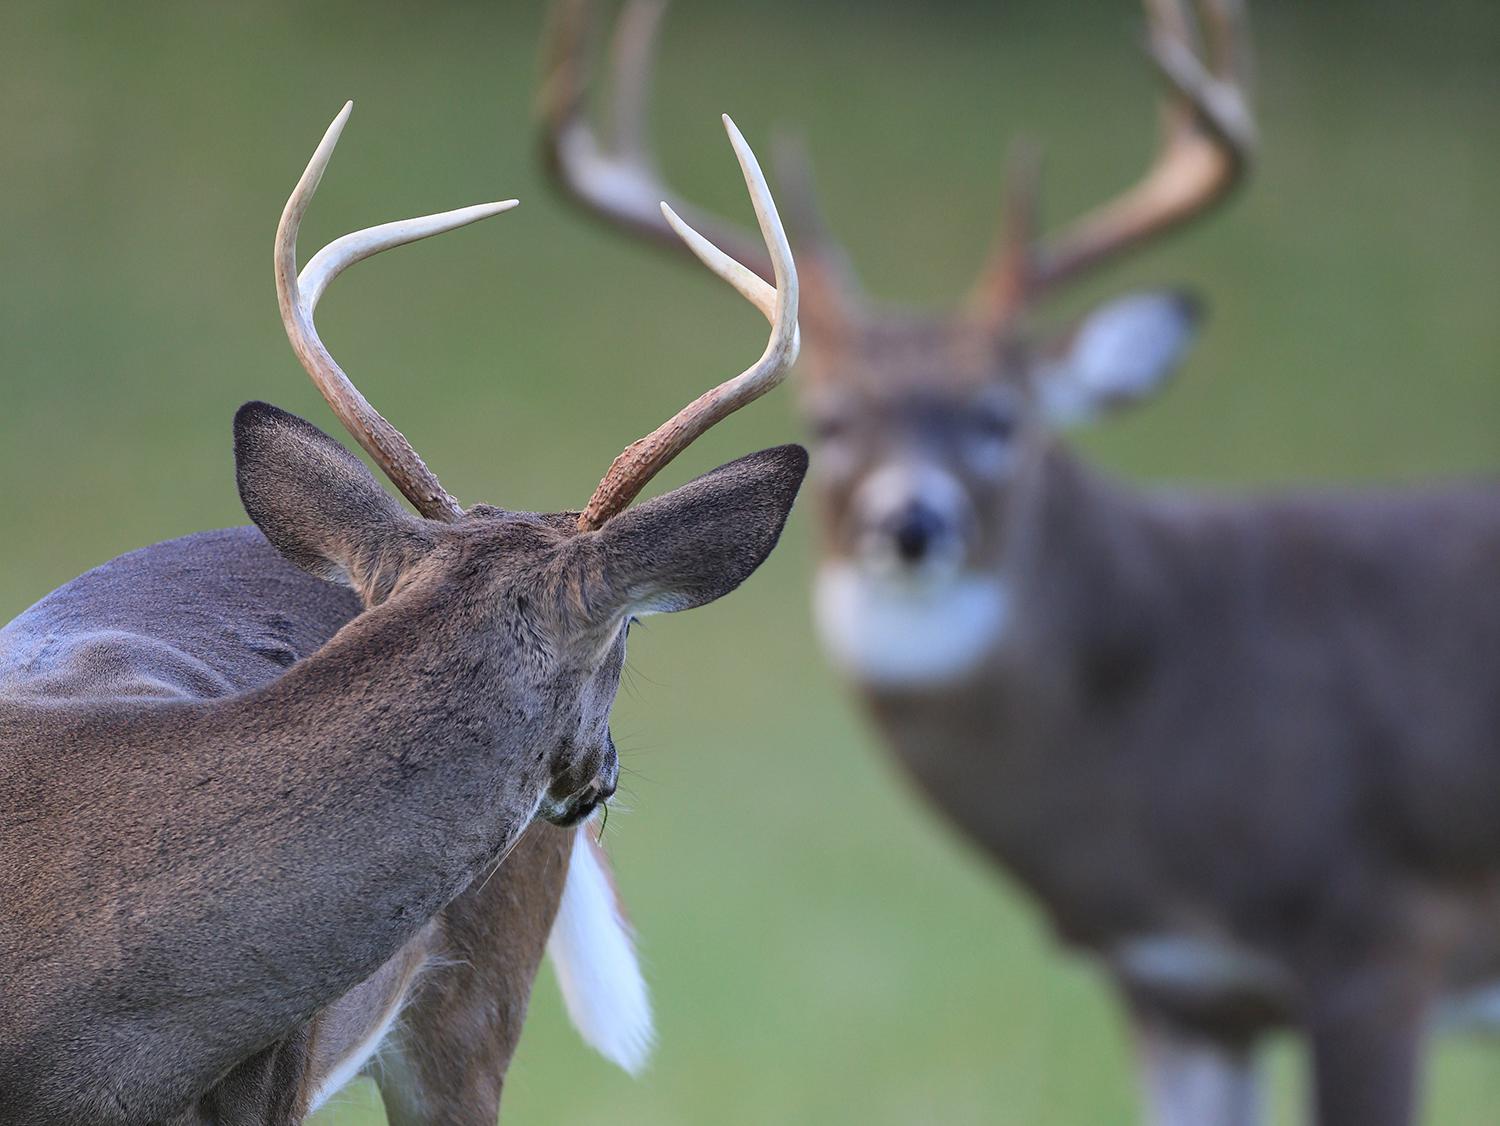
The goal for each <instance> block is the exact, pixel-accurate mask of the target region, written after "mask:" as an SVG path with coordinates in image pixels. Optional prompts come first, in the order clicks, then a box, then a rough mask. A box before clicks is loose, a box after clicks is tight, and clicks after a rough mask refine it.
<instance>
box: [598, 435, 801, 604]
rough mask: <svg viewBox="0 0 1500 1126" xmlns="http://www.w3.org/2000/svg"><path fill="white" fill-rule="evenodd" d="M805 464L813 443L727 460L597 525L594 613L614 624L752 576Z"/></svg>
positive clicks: (696, 599)
mask: <svg viewBox="0 0 1500 1126" xmlns="http://www.w3.org/2000/svg"><path fill="white" fill-rule="evenodd" d="M806 473H807V451H806V450H804V449H803V448H802V447H801V446H795V445H791V446H778V447H776V448H775V449H770V450H762V451H761V452H760V453H755V454H750V455H749V456H748V457H742V458H740V459H739V460H738V461H731V462H730V463H729V464H728V465H723V466H720V467H719V468H718V469H715V470H714V471H713V472H712V473H706V474H704V475H703V476H702V477H699V478H698V479H697V480H695V481H690V482H688V483H687V484H686V485H683V486H682V487H681V488H677V489H673V490H672V491H671V492H669V493H663V494H662V495H661V496H659V497H654V498H652V499H651V500H649V501H647V502H646V503H645V504H641V505H637V506H636V507H634V508H628V509H626V510H625V511H624V512H622V513H620V514H619V515H618V516H616V517H614V519H612V520H610V521H609V522H608V523H607V524H605V525H604V527H603V528H601V529H600V530H599V531H598V532H594V533H591V535H592V536H593V537H595V541H596V542H597V544H598V545H599V547H600V548H602V558H600V557H596V558H597V559H599V562H601V563H602V567H596V568H592V571H593V573H592V574H591V575H590V576H589V579H588V597H587V602H588V606H589V612H590V616H591V617H592V618H593V619H594V624H596V625H599V626H603V627H604V628H607V629H610V628H613V627H614V626H615V625H617V624H618V622H619V621H620V619H621V618H623V617H624V616H626V615H630V614H653V613H659V612H669V611H673V610H689V609H691V608H693V607H694V606H702V605H703V604H704V603H705V602H712V601H713V600H714V599H716V598H722V597H723V596H724V595H726V594H728V593H729V592H730V591H732V590H733V589H734V588H735V587H737V586H739V585H740V583H742V582H744V581H745V580H746V579H748V578H749V577H750V576H751V574H752V573H754V571H755V569H756V568H757V567H759V566H760V565H761V564H762V563H764V562H765V560H766V556H768V555H770V554H771V549H772V548H773V547H775V546H776V541H777V539H779V538H780V536H781V529H782V527H783V526H784V525H785V524H786V518H787V515H788V514H789V513H790V512H791V510H792V502H793V501H794V500H796V499H797V490H798V489H799V488H800V487H801V485H802V478H803V477H804V476H805V475H806Z"/></svg>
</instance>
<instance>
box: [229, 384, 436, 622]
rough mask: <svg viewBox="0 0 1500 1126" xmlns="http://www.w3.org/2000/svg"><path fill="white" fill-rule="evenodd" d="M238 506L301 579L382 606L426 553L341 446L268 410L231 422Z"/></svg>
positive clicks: (408, 520) (412, 528)
mask: <svg viewBox="0 0 1500 1126" xmlns="http://www.w3.org/2000/svg"><path fill="white" fill-rule="evenodd" d="M234 466H235V477H236V480H237V482H238V484H239V490H240V501H241V502H242V503H243V504H244V506H245V511H246V512H247V513H249V515H250V519H251V520H253V521H255V526H256V527H257V528H259V529H260V530H261V532H263V533H264V534H265V537H266V539H268V540H270V541H271V543H272V544H273V545H274V546H275V547H276V549H277V550H278V551H280V552H281V554H282V555H284V556H286V557H287V559H289V560H290V561H291V562H293V563H295V564H296V565H297V566H299V567H301V568H302V569H303V570H305V571H308V572H310V573H311V574H314V575H317V576H318V577H319V578H324V579H330V580H332V581H334V582H341V583H344V584H345V585H347V586H351V587H353V588H354V589H355V590H356V591H358V592H359V594H360V595H361V596H362V597H363V598H364V600H365V603H366V604H367V605H372V604H374V603H376V602H379V601H381V600H382V599H383V598H385V597H386V595H388V594H389V593H390V591H391V588H392V587H393V586H394V585H395V583H396V580H397V579H398V578H399V577H400V575H401V573H402V572H403V571H404V570H406V568H407V567H409V566H410V565H411V564H412V563H414V562H415V561H416V560H417V559H419V558H421V556H422V555H424V554H425V553H426V549H427V548H428V546H430V543H431V533H430V531H429V530H428V529H427V527H426V526H425V524H424V522H423V521H421V520H419V519H417V518H416V517H415V516H411V515H410V514H408V513H407V512H406V510H405V509H403V508H402V507H401V505H400V504H398V503H397V502H396V500H395V498H393V497H392V496H391V495H390V494H389V493H387V492H386V491H385V490H384V489H383V488H381V487H380V482H378V481H376V480H375V477H374V475H373V474H371V472H370V471H369V470H368V469H367V468H366V467H365V464H364V462H362V461H360V460H359V458H357V457H355V456H354V455H353V454H352V453H350V452H349V451H348V450H347V449H345V448H344V447H343V446H342V445H341V444H340V443H338V442H335V441H334V440H333V439H332V438H330V437H329V436H328V435H327V434H324V433H323V432H322V431H321V430H319V429H318V428H317V427H316V426H313V425H312V424H311V423H308V422H304V421H303V420H302V419H300V418H298V417H297V416H296V415H294V414H288V413H287V412H286V411H284V410H280V409H278V408H277V407H273V406H271V405H270V404H269V403H246V404H245V405H244V406H242V407H241V408H240V409H239V410H238V411H237V412H236V413H235V416H234Z"/></svg>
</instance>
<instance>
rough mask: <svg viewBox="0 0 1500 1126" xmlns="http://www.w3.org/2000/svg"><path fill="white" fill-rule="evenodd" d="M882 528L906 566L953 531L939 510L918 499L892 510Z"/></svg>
mask: <svg viewBox="0 0 1500 1126" xmlns="http://www.w3.org/2000/svg"><path fill="white" fill-rule="evenodd" d="M885 531H886V534H887V535H888V536H889V537H890V539H891V542H892V543H893V544H894V545H895V548H896V555H897V556H898V557H899V558H900V560H901V562H903V563H905V564H906V565H907V566H908V567H915V566H918V565H920V564H921V563H922V561H923V560H924V559H925V558H926V557H927V554H928V552H929V551H930V550H931V549H932V548H933V547H934V546H936V545H940V544H941V543H942V541H943V540H944V539H946V538H947V537H949V536H951V535H953V534H954V533H953V529H952V528H951V527H950V525H949V521H948V520H947V518H946V517H945V516H944V515H943V513H941V512H938V511H937V510H936V509H934V508H931V507H929V506H928V505H926V504H923V503H922V502H921V501H913V502H912V503H911V504H908V505H907V506H906V507H905V508H903V509H902V510H901V511H900V512H898V513H896V514H895V515H894V516H893V517H892V518H891V520H890V521H889V523H888V525H887V527H886V529H885Z"/></svg>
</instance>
